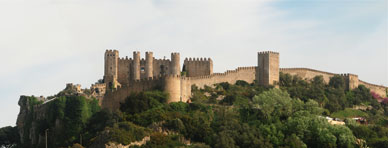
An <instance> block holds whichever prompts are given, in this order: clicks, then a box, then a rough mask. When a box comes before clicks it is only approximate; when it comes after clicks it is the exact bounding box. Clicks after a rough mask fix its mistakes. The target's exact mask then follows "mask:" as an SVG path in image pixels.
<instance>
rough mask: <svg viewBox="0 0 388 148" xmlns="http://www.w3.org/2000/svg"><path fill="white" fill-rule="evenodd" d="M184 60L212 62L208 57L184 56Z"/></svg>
mask: <svg viewBox="0 0 388 148" xmlns="http://www.w3.org/2000/svg"><path fill="white" fill-rule="evenodd" d="M184 61H185V62H212V60H211V59H210V58H202V57H201V58H191V57H190V58H185V60H184Z"/></svg>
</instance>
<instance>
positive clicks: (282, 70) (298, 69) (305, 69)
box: [279, 68, 336, 75]
mask: <svg viewBox="0 0 388 148" xmlns="http://www.w3.org/2000/svg"><path fill="white" fill-rule="evenodd" d="M279 71H280V72H284V71H313V72H318V73H324V74H328V75H336V74H335V73H331V72H325V71H320V70H315V69H311V68H279Z"/></svg>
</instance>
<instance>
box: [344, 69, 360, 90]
mask: <svg viewBox="0 0 388 148" xmlns="http://www.w3.org/2000/svg"><path fill="white" fill-rule="evenodd" d="M341 76H343V77H344V79H345V83H346V89H347V90H353V89H355V88H357V87H358V83H359V80H358V75H355V74H350V73H346V74H341Z"/></svg>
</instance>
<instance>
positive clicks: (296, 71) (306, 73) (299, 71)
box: [279, 68, 335, 83]
mask: <svg viewBox="0 0 388 148" xmlns="http://www.w3.org/2000/svg"><path fill="white" fill-rule="evenodd" d="M279 70H280V72H282V73H285V74H290V75H298V76H300V77H301V78H302V79H304V80H311V79H313V78H314V77H315V76H319V75H322V76H323V80H324V81H325V83H329V81H330V78H331V77H333V76H334V75H335V74H334V73H329V72H324V71H319V70H314V69H309V68H280V69H279Z"/></svg>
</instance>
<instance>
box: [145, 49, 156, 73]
mask: <svg viewBox="0 0 388 148" xmlns="http://www.w3.org/2000/svg"><path fill="white" fill-rule="evenodd" d="M153 63H154V56H153V53H152V52H146V64H145V73H146V77H147V78H149V77H153V76H154V74H153V66H154V64H153Z"/></svg>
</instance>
